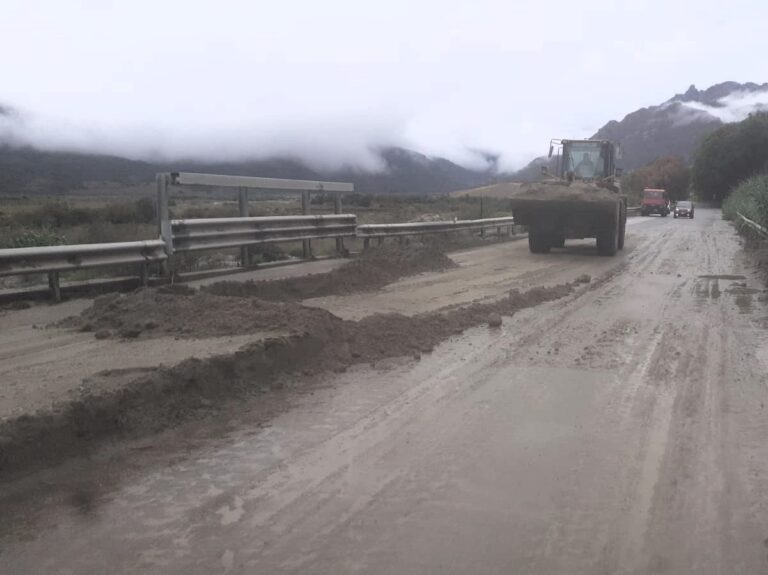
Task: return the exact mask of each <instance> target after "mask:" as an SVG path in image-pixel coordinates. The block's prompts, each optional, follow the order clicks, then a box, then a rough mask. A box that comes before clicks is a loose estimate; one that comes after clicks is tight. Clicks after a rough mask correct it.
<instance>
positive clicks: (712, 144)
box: [692, 112, 768, 231]
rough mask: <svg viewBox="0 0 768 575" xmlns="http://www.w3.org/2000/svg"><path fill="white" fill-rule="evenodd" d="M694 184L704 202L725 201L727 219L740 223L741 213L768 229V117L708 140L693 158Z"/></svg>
mask: <svg viewBox="0 0 768 575" xmlns="http://www.w3.org/2000/svg"><path fill="white" fill-rule="evenodd" d="M692 181H693V186H694V187H695V189H696V190H697V192H698V194H699V196H700V198H701V199H703V200H714V201H723V216H724V217H725V218H726V219H733V220H738V218H737V213H741V214H743V215H744V216H745V217H747V218H749V219H751V220H753V221H755V222H757V223H758V224H760V225H762V226H768V113H765V112H761V113H756V114H752V115H750V116H749V117H748V118H747V119H746V120H743V121H741V122H737V123H734V124H727V125H725V126H723V127H722V128H719V129H718V130H716V131H714V132H712V133H711V134H709V135H708V136H707V137H705V138H704V139H703V140H702V142H701V144H700V145H699V147H698V149H697V151H696V154H695V156H694V162H693V170H692ZM737 225H738V226H739V229H740V230H741V231H744V227H743V226H742V225H741V224H738V223H737Z"/></svg>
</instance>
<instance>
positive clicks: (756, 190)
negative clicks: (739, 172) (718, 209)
mask: <svg viewBox="0 0 768 575" xmlns="http://www.w3.org/2000/svg"><path fill="white" fill-rule="evenodd" d="M738 213H740V214H742V215H744V216H745V217H747V218H749V219H750V220H752V221H754V222H757V223H758V224H760V225H761V226H764V227H768V175H766V174H762V175H758V176H753V177H751V178H749V179H747V180H745V181H744V182H742V183H741V184H739V185H738V186H736V188H734V189H733V191H732V192H731V194H730V195H729V196H728V197H727V198H726V200H725V201H724V202H723V217H725V218H726V219H729V220H733V221H735V222H736V225H737V226H738V228H739V230H740V231H742V232H746V231H747V229H749V228H748V227H745V226H744V225H743V224H742V222H741V219H740V218H739V217H738V215H737V214H738Z"/></svg>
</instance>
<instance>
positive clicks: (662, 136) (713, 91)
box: [506, 82, 768, 181]
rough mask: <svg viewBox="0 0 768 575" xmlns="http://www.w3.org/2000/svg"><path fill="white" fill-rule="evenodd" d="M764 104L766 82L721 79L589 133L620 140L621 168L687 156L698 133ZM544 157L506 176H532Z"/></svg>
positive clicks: (701, 134) (528, 178) (767, 93)
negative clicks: (712, 84)
mask: <svg viewBox="0 0 768 575" xmlns="http://www.w3.org/2000/svg"><path fill="white" fill-rule="evenodd" d="M765 110H768V83H765V84H755V83H752V82H746V83H743V84H741V83H738V82H722V83H719V84H715V85H714V86H711V87H709V88H707V89H705V90H698V89H697V88H696V87H695V86H691V87H690V88H688V90H687V91H686V92H684V93H682V94H676V95H675V96H673V97H672V98H669V99H668V100H666V101H664V102H662V103H660V104H658V105H656V106H649V107H646V108H640V109H639V110H635V111H634V112H631V113H629V114H627V115H626V116H624V118H623V119H621V120H611V121H610V122H608V123H606V124H605V125H604V126H603V127H601V128H600V129H599V130H598V131H597V132H595V133H594V134H593V135H592V136H591V137H593V138H597V139H606V140H613V141H615V142H619V143H620V144H621V147H622V155H623V158H622V160H621V161H620V162H619V163H620V165H621V166H622V167H623V168H624V169H625V170H632V169H635V168H639V167H641V166H644V165H646V164H648V163H649V162H652V161H653V160H655V159H657V158H660V157H662V156H669V155H673V156H680V157H682V158H683V159H684V160H685V161H686V162H690V161H691V159H692V155H693V153H694V151H695V150H696V146H697V145H698V143H699V142H700V141H701V138H702V137H704V136H705V135H706V134H708V133H710V132H712V131H713V130H715V129H717V128H718V127H720V126H722V125H723V124H725V123H729V122H737V121H740V120H743V119H744V118H746V117H747V116H748V115H749V114H750V113H753V112H759V111H765ZM544 163H546V158H544V157H537V158H536V159H535V160H533V161H531V162H530V163H529V164H528V165H527V166H526V167H525V168H523V169H521V170H519V171H518V172H515V173H513V174H511V175H509V176H506V177H508V178H511V179H517V180H522V181H531V180H536V179H538V178H539V176H540V166H541V165H542V164H544Z"/></svg>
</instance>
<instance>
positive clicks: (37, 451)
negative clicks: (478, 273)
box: [0, 281, 580, 475]
mask: <svg viewBox="0 0 768 575" xmlns="http://www.w3.org/2000/svg"><path fill="white" fill-rule="evenodd" d="M579 285H580V283H579V282H578V281H576V282H570V283H567V284H563V285H558V286H553V287H540V288H534V289H532V290H529V291H526V292H520V291H517V290H513V291H511V292H510V293H509V294H508V295H507V297H505V298H503V299H501V300H499V301H494V302H485V303H475V304H472V305H470V306H468V307H460V308H453V309H447V310H442V311H436V312H430V313H425V314H421V315H417V316H405V315H400V314H376V315H373V316H369V317H366V318H364V319H362V320H360V321H347V320H342V319H340V318H338V317H336V316H334V315H332V314H331V313H329V312H326V311H323V310H319V309H315V308H309V307H305V306H302V305H300V304H297V303H279V302H265V301H262V300H258V299H256V298H235V297H222V296H215V295H211V294H199V293H197V294H192V295H189V294H185V293H175V294H174V293H160V292H159V291H158V290H142V291H139V292H137V293H134V294H131V295H127V296H109V297H105V298H99V300H97V301H96V302H95V304H94V306H93V307H92V308H90V309H88V310H86V311H85V312H83V315H82V316H81V317H79V318H76V319H75V320H73V321H75V322H87V323H83V324H82V325H81V326H80V327H81V328H82V327H83V326H85V325H87V326H89V327H90V328H94V327H96V326H99V327H100V328H102V329H115V330H119V329H120V328H122V327H124V326H126V325H134V324H137V323H141V322H144V323H143V325H144V329H145V330H150V331H153V332H154V331H163V332H165V333H175V332H177V331H178V332H179V333H182V334H184V335H190V336H194V335H200V336H203V335H206V336H207V335H218V334H235V333H247V330H249V329H251V330H252V329H269V328H272V329H283V330H286V329H287V330H289V331H290V332H291V335H289V336H286V337H277V338H269V339H265V340H262V341H258V342H254V343H252V344H248V345H246V346H244V347H242V348H241V349H240V350H239V351H237V352H235V353H233V354H224V355H219V356H214V357H210V358H206V359H197V358H191V359H187V360H185V361H182V362H181V363H179V364H177V365H175V366H173V367H158V368H155V369H146V368H143V369H133V370H113V371H107V372H102V373H100V374H96V375H95V376H93V377H92V378H90V381H89V380H86V381H85V382H84V385H83V388H82V389H83V391H82V395H81V396H80V397H78V398H77V399H74V400H72V401H69V402H67V403H62V404H59V405H56V406H54V407H53V408H52V409H51V410H50V411H45V412H39V413H35V414H31V415H23V416H20V417H17V418H15V419H9V420H5V421H3V422H0V475H2V474H5V473H14V472H19V471H21V470H26V469H30V468H38V467H41V466H45V465H50V464H52V463H55V462H58V461H62V460H64V459H66V458H67V457H70V456H73V455H78V454H81V453H82V452H83V451H87V450H88V449H90V447H89V446H92V445H94V442H97V441H100V440H102V439H107V438H113V437H116V436H126V437H138V436H145V435H149V434H153V433H156V432H159V431H161V430H162V429H164V428H167V427H170V426H173V425H176V424H178V423H181V422H183V421H187V420H190V419H192V418H196V417H202V416H204V415H205V414H206V413H208V412H210V411H211V410H214V409H217V408H219V407H221V406H225V405H227V401H232V400H235V399H238V398H243V397H246V396H248V395H251V394H261V393H263V392H264V391H265V390H269V389H272V388H273V387H274V386H277V387H280V386H281V385H282V384H281V382H282V381H284V379H283V378H285V377H286V376H287V377H291V376H294V379H293V380H291V381H295V376H296V375H302V376H304V375H311V374H314V373H320V372H328V371H343V370H344V369H346V368H347V367H349V366H351V365H353V364H357V363H374V362H377V361H380V360H383V359H387V358H392V357H399V356H411V357H415V358H418V357H419V356H420V355H421V354H422V353H426V352H429V351H431V350H432V349H433V348H434V347H435V346H436V345H438V344H439V343H440V342H441V341H443V340H445V339H447V338H448V337H451V336H452V335H456V334H459V333H461V332H462V331H464V330H466V329H468V328H471V327H474V326H480V325H483V324H485V323H486V321H487V318H488V317H489V316H490V315H491V314H498V315H499V316H510V315H513V314H514V313H515V312H517V311H519V310H521V309H524V308H527V307H531V306H535V305H539V304H542V303H545V302H549V301H554V300H557V299H559V298H562V297H565V296H567V295H569V294H571V293H573V291H574V290H575V289H576V288H577V287H578V286H579ZM148 322H153V325H152V326H151V327H148V326H147V323H148ZM99 380H107V381H109V383H110V384H108V385H99ZM299 381H301V382H302V384H305V381H303V380H299ZM116 382H117V383H119V385H115V383H116ZM102 383H103V382H102Z"/></svg>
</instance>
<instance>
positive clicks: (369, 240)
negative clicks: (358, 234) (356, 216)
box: [363, 238, 371, 250]
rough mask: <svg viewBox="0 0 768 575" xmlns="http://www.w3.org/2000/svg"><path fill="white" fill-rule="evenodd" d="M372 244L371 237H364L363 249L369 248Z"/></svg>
mask: <svg viewBox="0 0 768 575" xmlns="http://www.w3.org/2000/svg"><path fill="white" fill-rule="evenodd" d="M370 245H371V238H364V239H363V249H364V250H367V249H368V248H369V247H370Z"/></svg>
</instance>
